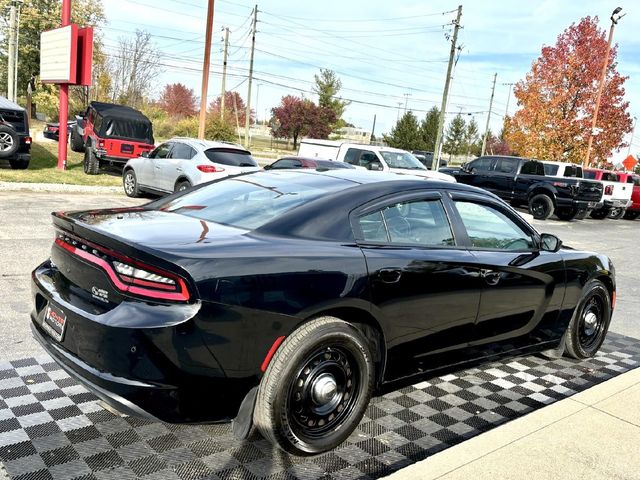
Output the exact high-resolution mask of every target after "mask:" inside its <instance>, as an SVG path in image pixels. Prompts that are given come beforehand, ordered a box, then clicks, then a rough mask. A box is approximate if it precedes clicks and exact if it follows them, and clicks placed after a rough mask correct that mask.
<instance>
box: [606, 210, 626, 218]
mask: <svg viewBox="0 0 640 480" xmlns="http://www.w3.org/2000/svg"><path fill="white" fill-rule="evenodd" d="M626 211H627V209H626V208H615V207H614V208H612V209H611V210H610V211H609V214H608V215H607V218H610V219H611V220H618V219H620V218H622V217H623V216H624V213H625V212H626Z"/></svg>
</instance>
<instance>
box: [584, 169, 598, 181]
mask: <svg viewBox="0 0 640 480" xmlns="http://www.w3.org/2000/svg"><path fill="white" fill-rule="evenodd" d="M583 175H584V178H586V179H589V180H595V179H596V172H589V171H586V172H584V173H583Z"/></svg>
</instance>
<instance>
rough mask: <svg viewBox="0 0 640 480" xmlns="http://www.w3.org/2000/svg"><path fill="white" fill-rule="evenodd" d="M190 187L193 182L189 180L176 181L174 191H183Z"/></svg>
mask: <svg viewBox="0 0 640 480" xmlns="http://www.w3.org/2000/svg"><path fill="white" fill-rule="evenodd" d="M189 188H191V182H190V181H189V180H182V181H180V182H176V188H175V190H174V192H183V191H185V190H187V189H189Z"/></svg>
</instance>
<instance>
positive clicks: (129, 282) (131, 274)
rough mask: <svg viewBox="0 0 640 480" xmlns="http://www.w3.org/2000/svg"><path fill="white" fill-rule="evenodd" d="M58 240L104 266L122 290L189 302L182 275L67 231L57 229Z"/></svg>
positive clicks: (71, 249)
mask: <svg viewBox="0 0 640 480" xmlns="http://www.w3.org/2000/svg"><path fill="white" fill-rule="evenodd" d="M55 244H56V245H57V246H58V247H60V248H62V249H64V250H66V251H67V252H69V253H71V254H72V255H75V256H77V257H79V258H81V259H82V260H84V261H86V262H88V263H91V264H93V265H95V266H97V267H98V268H100V269H101V270H103V271H104V272H105V273H106V274H107V276H108V277H109V279H110V280H111V283H112V284H113V285H114V286H115V287H116V288H117V289H118V290H120V291H121V292H127V293H131V294H133V295H136V296H140V297H146V298H154V299H159V300H173V301H180V302H186V301H188V300H189V298H190V295H189V291H188V289H187V284H186V282H185V281H184V279H182V278H181V277H179V276H177V275H174V274H173V273H171V272H167V271H165V270H162V269H160V268H157V267H154V266H152V265H147V264H145V263H143V262H140V261H138V260H134V259H132V258H129V257H127V256H125V255H121V254H119V253H117V252H114V251H113V250H109V249H107V248H104V247H101V246H99V245H96V244H94V243H91V242H88V241H87V240H84V239H80V238H77V237H75V236H73V235H70V234H68V233H67V232H57V234H56V239H55Z"/></svg>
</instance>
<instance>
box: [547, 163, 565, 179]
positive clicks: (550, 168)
mask: <svg viewBox="0 0 640 480" xmlns="http://www.w3.org/2000/svg"><path fill="white" fill-rule="evenodd" d="M544 174H545V175H547V176H548V177H554V176H556V175H557V174H558V165H549V164H547V163H545V164H544ZM565 176H566V173H565Z"/></svg>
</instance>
